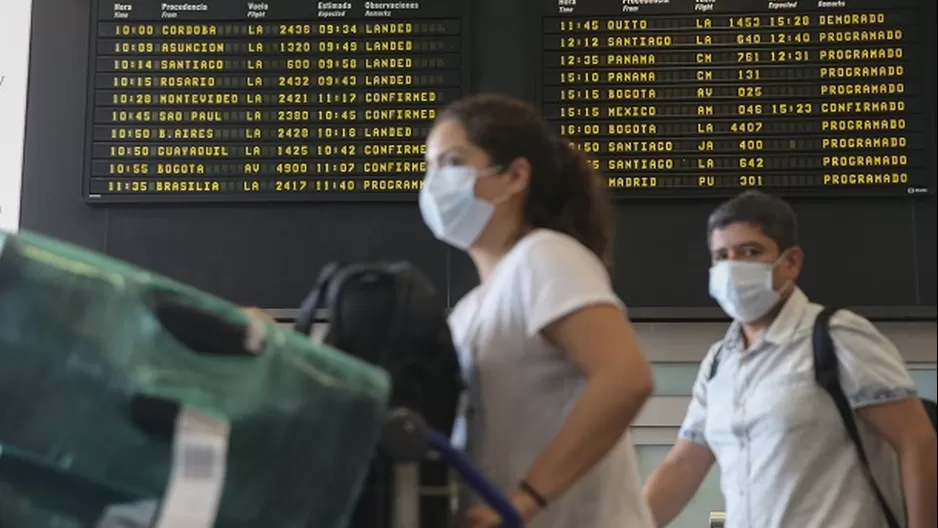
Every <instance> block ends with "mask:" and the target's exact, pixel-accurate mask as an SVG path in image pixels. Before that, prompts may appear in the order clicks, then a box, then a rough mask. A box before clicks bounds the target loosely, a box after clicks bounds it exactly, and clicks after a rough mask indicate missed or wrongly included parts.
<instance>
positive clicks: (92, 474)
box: [0, 232, 389, 528]
mask: <svg viewBox="0 0 938 528" xmlns="http://www.w3.org/2000/svg"><path fill="white" fill-rule="evenodd" d="M388 393H389V381H388V378H387V375H386V374H385V373H384V371H383V370H381V369H379V368H376V367H374V366H371V365H368V364H366V363H364V362H362V361H359V360H357V359H355V358H352V357H350V356H348V355H346V354H343V353H341V352H338V351H336V350H334V349H331V348H329V347H327V346H323V345H318V344H314V343H311V342H310V341H309V340H308V339H306V338H305V336H302V335H300V334H297V333H295V332H292V331H289V330H286V329H281V328H278V327H277V325H275V324H273V323H271V322H267V321H260V320H257V319H253V318H250V317H249V316H247V315H246V314H245V313H244V312H243V311H242V310H240V309H239V308H238V307H237V306H234V305H232V304H230V303H227V302H224V301H222V300H219V299H217V298H215V297H213V296H211V295H208V294H205V293H202V292H200V291H198V290H195V289H193V288H190V287H187V286H184V285H182V284H179V283H177V282H175V281H172V280H170V279H167V278H164V277H161V276H158V275H156V274H153V273H149V272H147V271H145V270H142V269H139V268H136V267H134V266H132V265H129V264H126V263H123V262H119V261H116V260H114V259H111V258H108V257H105V256H103V255H99V254H96V253H93V252H90V251H86V250H83V249H80V248H77V247H74V246H71V245H68V244H64V243H60V242H57V241H54V240H51V239H48V238H45V237H42V236H38V235H35V234H31V233H25V232H21V233H19V234H18V235H4V234H2V233H0V399H2V401H3V402H4V404H3V411H2V412H0V444H4V445H5V446H10V447H12V448H14V449H16V450H17V451H19V452H22V453H25V454H26V455H28V456H29V457H34V458H35V459H36V460H38V461H41V462H42V463H43V464H48V465H49V467H52V468H56V470H57V471H59V472H61V473H64V474H66V475H71V476H74V477H75V478H81V479H88V480H93V481H96V482H101V483H105V484H106V485H108V486H111V487H113V488H115V489H120V490H125V491H126V493H127V494H128V495H129V496H131V497H132V498H134V500H149V499H160V498H161V497H163V496H164V494H165V493H166V492H167V483H168V481H169V479H170V476H171V473H172V471H173V463H174V462H173V460H174V440H175V436H176V435H175V433H176V424H177V418H178V417H179V416H180V412H181V410H185V409H197V410H198V411H199V412H201V413H204V414H205V415H206V416H209V417H213V418H214V419H216V420H218V421H219V422H221V423H225V424H226V427H227V429H226V431H227V433H226V436H227V438H225V439H224V440H225V442H226V449H227V454H226V456H224V458H223V460H224V462H225V463H224V471H223V473H222V475H223V476H222V477H221V480H222V483H221V490H222V491H221V497H220V506H219V508H218V519H219V521H218V523H217V524H216V526H218V527H235V528H240V527H247V526H251V527H257V526H267V527H279V526H307V527H316V528H332V527H342V526H344V525H345V522H346V520H347V517H348V513H349V511H350V509H351V507H352V505H353V504H354V501H355V499H356V497H357V495H358V493H359V491H360V486H361V482H362V479H363V476H364V474H365V472H366V471H367V468H368V465H369V462H370V460H371V458H372V455H373V453H374V451H375V447H376V445H377V442H378V439H379V435H380V431H381V427H382V425H383V423H384V418H385V413H386V410H387V409H386V406H387V398H388ZM2 459H3V455H2V454H0V460H2ZM177 460H178V457H177ZM0 468H2V464H0ZM15 488H16V484H15V481H14V482H13V484H12V487H11V484H9V483H5V482H3V481H2V480H0V504H3V503H5V502H8V500H12V497H13V496H14V492H17V490H16V489H15ZM66 488H67V486H66V487H64V488H61V489H58V488H57V486H49V487H48V489H46V490H45V491H43V492H42V493H44V494H56V493H68V492H69V491H68V490H67V489H66ZM17 493H21V492H17ZM31 493H34V494H35V493H39V492H37V491H35V490H33V491H32V492H31ZM25 499H26V500H31V501H32V502H34V503H36V504H67V503H68V501H56V500H51V499H50V500H45V499H49V497H35V496H33V497H28V496H27V497H25ZM15 511H16V509H15V508H12V509H3V508H0V516H2V515H11V516H12V515H15ZM11 512H13V513H11ZM47 513H49V514H50V515H51V514H56V515H59V516H60V517H61V518H67V517H68V514H69V513H68V512H47ZM32 514H33V515H37V513H36V512H33V513H32ZM7 525H11V526H20V524H17V522H16V521H15V519H10V518H0V526H7ZM57 525H58V524H57ZM63 525H65V524H63ZM31 526H32V525H31ZM49 526H51V524H50V525H49Z"/></svg>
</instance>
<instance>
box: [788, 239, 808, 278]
mask: <svg viewBox="0 0 938 528" xmlns="http://www.w3.org/2000/svg"><path fill="white" fill-rule="evenodd" d="M785 262H786V264H787V266H788V268H789V269H790V270H791V273H792V276H793V277H797V276H798V274H799V273H801V267H802V266H803V265H804V250H802V249H801V246H792V247H791V248H790V249H789V250H788V251H787V252H786V253H785Z"/></svg>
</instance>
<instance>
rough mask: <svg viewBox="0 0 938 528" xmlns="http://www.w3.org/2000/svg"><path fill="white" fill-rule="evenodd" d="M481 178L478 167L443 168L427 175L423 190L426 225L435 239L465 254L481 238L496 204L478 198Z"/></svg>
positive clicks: (422, 203) (423, 214)
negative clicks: (477, 188) (476, 193)
mask: <svg viewBox="0 0 938 528" xmlns="http://www.w3.org/2000/svg"><path fill="white" fill-rule="evenodd" d="M493 170H494V169H486V172H487V173H488V172H491V171H493ZM479 176H480V174H479V172H478V171H477V170H476V169H475V167H465V166H463V167H440V168H439V169H436V170H433V171H430V172H428V173H427V175H426V177H425V178H424V180H423V187H422V188H421V189H420V215H421V216H422V217H423V221H424V223H425V224H426V225H427V227H428V228H430V231H431V232H432V233H433V235H434V236H435V237H436V238H438V239H440V240H442V241H443V242H446V243H447V244H450V245H451V246H453V247H456V248H458V249H462V250H464V251H465V250H466V249H468V248H469V247H470V246H471V245H472V244H474V243H475V242H476V240H478V239H479V236H480V235H481V234H482V231H483V230H484V229H485V226H487V225H488V223H489V221H490V220H491V219H492V215H493V214H494V213H495V204H493V203H492V202H489V201H487V200H483V199H481V198H477V197H476V195H475V184H476V180H477V179H478V178H479Z"/></svg>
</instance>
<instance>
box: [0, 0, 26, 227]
mask: <svg viewBox="0 0 938 528" xmlns="http://www.w3.org/2000/svg"><path fill="white" fill-rule="evenodd" d="M2 5H3V14H2V16H0V231H15V230H16V229H17V228H18V227H19V222H20V191H21V188H22V183H23V137H24V132H25V130H26V84H27V77H28V75H29V33H30V31H29V29H30V20H31V18H30V13H31V11H32V0H3V1H2Z"/></svg>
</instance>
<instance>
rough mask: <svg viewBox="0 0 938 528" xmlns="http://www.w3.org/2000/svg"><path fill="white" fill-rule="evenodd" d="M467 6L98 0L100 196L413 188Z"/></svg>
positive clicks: (458, 66) (94, 191) (460, 78)
mask: <svg viewBox="0 0 938 528" xmlns="http://www.w3.org/2000/svg"><path fill="white" fill-rule="evenodd" d="M467 5H468V1H467V0H429V1H428V0H422V1H421V2H386V3H385V2H361V1H356V2H310V1H303V0H270V1H267V2H261V1H258V2H233V1H230V0H205V1H203V2H196V3H166V2H154V1H152V0H122V2H112V1H110V0H98V1H97V2H96V7H95V10H96V20H95V23H94V28H93V30H92V31H93V34H94V35H95V38H94V42H93V44H92V47H91V54H92V57H93V58H92V61H91V64H90V65H91V67H92V74H91V75H89V78H90V80H91V87H90V88H89V94H90V100H89V107H90V109H91V111H90V112H89V114H88V121H89V124H88V128H89V130H88V135H87V138H86V141H87V144H88V147H87V148H88V154H87V158H88V160H87V162H86V173H85V174H86V176H85V196H86V199H87V200H89V201H92V202H115V201H125V202H126V201H150V202H155V201H159V202H167V201H170V202H178V201H228V202H232V201H259V200H302V201H325V200H328V201H342V200H362V199H365V200H370V199H375V198H380V199H384V200H387V199H396V198H400V197H404V198H405V199H413V196H414V193H415V192H416V191H417V190H418V189H419V187H420V184H421V180H422V176H423V173H424V172H425V166H424V160H423V151H424V147H423V139H424V137H425V136H426V134H427V131H428V128H429V124H430V123H432V121H433V119H434V117H435V116H436V112H437V110H438V109H439V108H440V106H441V105H445V104H447V103H449V102H451V101H453V100H455V99H457V98H458V97H459V96H460V95H461V94H462V93H464V91H465V86H466V81H467V74H468V68H467V67H466V59H467V58H468V54H466V53H464V48H465V46H464V40H465V38H466V36H467V35H468V32H467V29H468V28H467V24H466V18H467V17H466V13H467Z"/></svg>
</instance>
